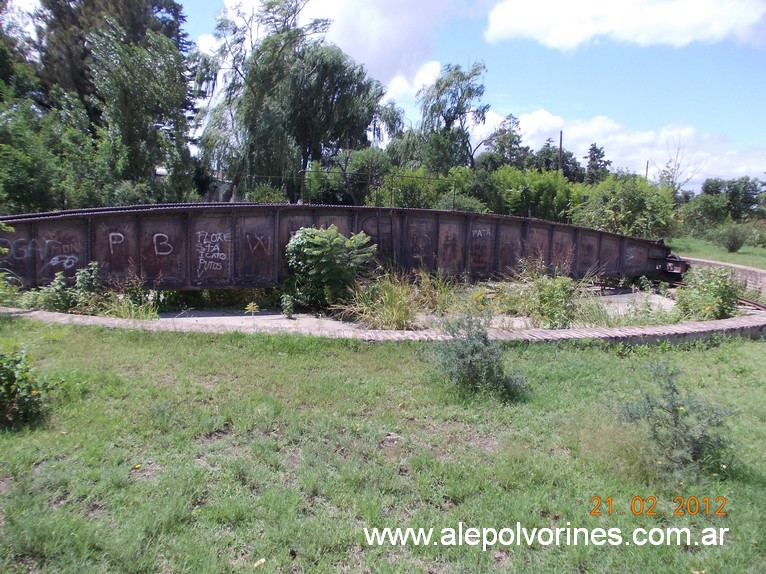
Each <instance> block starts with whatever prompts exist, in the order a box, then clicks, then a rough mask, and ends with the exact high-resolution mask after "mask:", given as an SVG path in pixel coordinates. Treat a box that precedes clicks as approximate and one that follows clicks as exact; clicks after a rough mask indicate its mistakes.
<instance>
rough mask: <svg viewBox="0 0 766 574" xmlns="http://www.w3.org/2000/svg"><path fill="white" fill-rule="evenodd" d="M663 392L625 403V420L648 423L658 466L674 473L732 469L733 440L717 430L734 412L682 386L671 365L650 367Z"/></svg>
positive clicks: (623, 414) (719, 471)
mask: <svg viewBox="0 0 766 574" xmlns="http://www.w3.org/2000/svg"><path fill="white" fill-rule="evenodd" d="M650 373H651V375H652V377H653V378H654V380H655V381H656V382H657V384H658V385H659V387H660V393H659V395H649V394H647V395H646V396H645V397H644V398H643V399H641V400H640V401H636V402H630V403H625V404H624V405H623V409H622V413H621V419H622V420H623V421H626V422H635V423H641V422H643V423H645V425H646V428H647V429H648V431H649V435H650V436H651V438H652V442H653V443H654V447H655V449H656V453H655V455H656V457H657V458H656V460H657V465H658V467H659V468H661V469H662V470H663V471H669V472H671V473H677V472H688V471H692V472H696V471H697V470H703V469H709V470H713V471H714V472H716V473H718V474H721V473H722V471H724V472H723V474H726V472H725V471H726V470H728V469H730V466H731V465H730V462H729V460H728V458H729V451H730V449H731V445H730V442H729V440H728V439H727V438H726V437H725V436H723V435H722V434H719V433H718V432H717V430H718V429H720V428H721V427H723V426H724V423H725V421H726V418H727V417H729V416H730V415H731V414H733V411H731V410H727V409H721V408H717V407H712V406H710V405H708V404H707V403H706V402H704V401H703V400H701V399H700V398H698V397H695V396H693V395H691V394H689V393H688V392H682V391H681V390H680V389H679V387H678V382H677V379H678V371H677V370H676V369H673V368H671V367H669V366H667V365H657V366H654V367H652V368H650Z"/></svg>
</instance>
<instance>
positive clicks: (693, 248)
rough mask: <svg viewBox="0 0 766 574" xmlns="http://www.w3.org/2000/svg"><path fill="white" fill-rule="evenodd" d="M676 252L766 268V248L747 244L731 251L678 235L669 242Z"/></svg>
mask: <svg viewBox="0 0 766 574" xmlns="http://www.w3.org/2000/svg"><path fill="white" fill-rule="evenodd" d="M669 245H670V248H671V249H672V250H673V252H674V253H677V254H678V255H681V256H684V255H686V256H688V257H697V258H699V259H710V260H712V261H723V262H725V263H736V264H737V265H746V266H748V267H757V268H759V269H766V249H764V248H763V247H750V246H749V245H745V246H744V247H742V249H740V250H739V251H737V252H736V253H729V252H727V251H726V250H725V249H724V248H723V247H720V246H718V245H715V244H713V243H710V242H708V241H704V240H702V239H695V238H693V237H678V238H676V239H672V240H671V241H670V243H669Z"/></svg>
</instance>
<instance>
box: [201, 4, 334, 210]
mask: <svg viewBox="0 0 766 574" xmlns="http://www.w3.org/2000/svg"><path fill="white" fill-rule="evenodd" d="M306 2H307V0H267V1H265V2H262V3H261V4H260V6H259V9H258V11H256V12H250V13H247V12H245V11H244V9H243V8H242V6H241V5H240V6H238V7H237V8H236V10H235V17H234V18H231V19H229V18H221V19H219V21H218V23H217V25H216V37H217V38H218V39H219V41H220V43H221V47H220V49H219V51H218V53H217V54H216V57H215V58H213V59H208V60H205V61H203V63H202V64H201V65H200V67H199V69H200V71H201V72H204V73H200V74H199V77H198V84H199V87H200V88H201V89H204V90H205V91H207V92H208V93H213V92H214V91H215V90H216V88H217V80H218V78H219V76H221V77H222V78H223V86H222V87H221V95H222V97H221V100H220V102H218V103H217V104H216V105H215V106H214V107H213V108H211V109H209V110H206V116H207V122H206V127H205V131H204V133H203V135H202V138H201V141H200V144H201V146H202V149H203V157H204V159H205V162H206V164H207V165H209V166H210V168H211V171H213V172H215V173H219V174H221V175H223V176H224V177H225V178H226V179H228V180H229V181H231V182H232V185H233V187H234V189H235V190H238V191H239V190H242V188H245V189H247V188H248V187H249V186H252V185H253V184H254V183H263V182H264V181H263V180H258V177H257V176H259V175H270V176H271V175H274V176H276V177H275V178H274V179H273V180H272V179H269V180H267V181H266V183H270V184H272V185H278V186H282V185H284V184H286V183H289V182H290V181H293V182H294V181H295V179H296V178H295V176H296V175H297V173H296V172H297V171H298V169H299V168H298V166H299V165H300V158H301V154H300V149H299V148H298V145H297V143H296V142H295V138H293V137H292V134H291V132H290V129H289V128H288V125H287V121H288V119H289V118H287V117H286V114H287V106H285V105H284V104H285V102H286V101H287V100H288V98H289V93H287V89H286V88H287V85H288V78H289V76H290V74H291V72H292V71H293V68H294V66H296V65H297V62H298V55H299V53H300V52H301V50H302V49H303V48H304V47H305V46H306V44H307V43H308V41H309V39H310V38H311V37H312V36H315V35H321V34H324V32H325V31H326V30H327V27H328V26H329V22H328V21H327V20H321V19H315V20H312V21H310V22H309V23H307V24H306V25H303V26H299V25H298V19H299V16H300V13H301V10H302V9H303V7H304V6H305V4H306ZM219 72H220V74H219ZM280 92H282V93H280ZM291 194H292V195H293V196H295V195H297V189H293V190H292V193H291Z"/></svg>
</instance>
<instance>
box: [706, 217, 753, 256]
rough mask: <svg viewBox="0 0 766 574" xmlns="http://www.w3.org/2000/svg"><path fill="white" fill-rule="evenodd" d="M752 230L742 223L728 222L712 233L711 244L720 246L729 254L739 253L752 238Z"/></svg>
mask: <svg viewBox="0 0 766 574" xmlns="http://www.w3.org/2000/svg"><path fill="white" fill-rule="evenodd" d="M752 232H753V230H752V228H751V227H750V226H749V225H745V224H743V223H734V222H733V221H729V222H727V223H724V224H723V225H721V226H719V227H717V228H716V229H715V230H714V231H713V232H712V233H711V238H712V239H713V242H714V243H716V244H718V245H720V246H721V247H723V248H724V249H726V251H728V252H729V253H736V252H737V251H739V250H740V249H741V248H742V246H743V245H745V243H746V242H747V240H748V239H750V237H751V236H752Z"/></svg>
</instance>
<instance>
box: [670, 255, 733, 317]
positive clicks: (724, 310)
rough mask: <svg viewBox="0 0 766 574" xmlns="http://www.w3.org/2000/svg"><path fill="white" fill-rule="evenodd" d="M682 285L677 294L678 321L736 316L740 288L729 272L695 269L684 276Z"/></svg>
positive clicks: (718, 269) (719, 268) (721, 269)
mask: <svg viewBox="0 0 766 574" xmlns="http://www.w3.org/2000/svg"><path fill="white" fill-rule="evenodd" d="M684 283H685V284H686V285H685V286H683V287H680V288H679V289H678V290H677V291H676V313H679V314H680V316H681V317H683V318H692V319H699V320H702V321H706V320H710V319H726V318H728V317H733V316H734V315H736V313H737V303H738V297H739V295H740V292H741V290H742V288H741V286H740V285H739V283H738V282H737V281H736V280H735V279H734V276H733V274H732V273H731V272H730V271H729V270H728V269H725V268H723V267H711V268H704V267H701V268H699V269H694V270H692V271H690V272H689V273H687V274H686V275H684Z"/></svg>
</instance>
